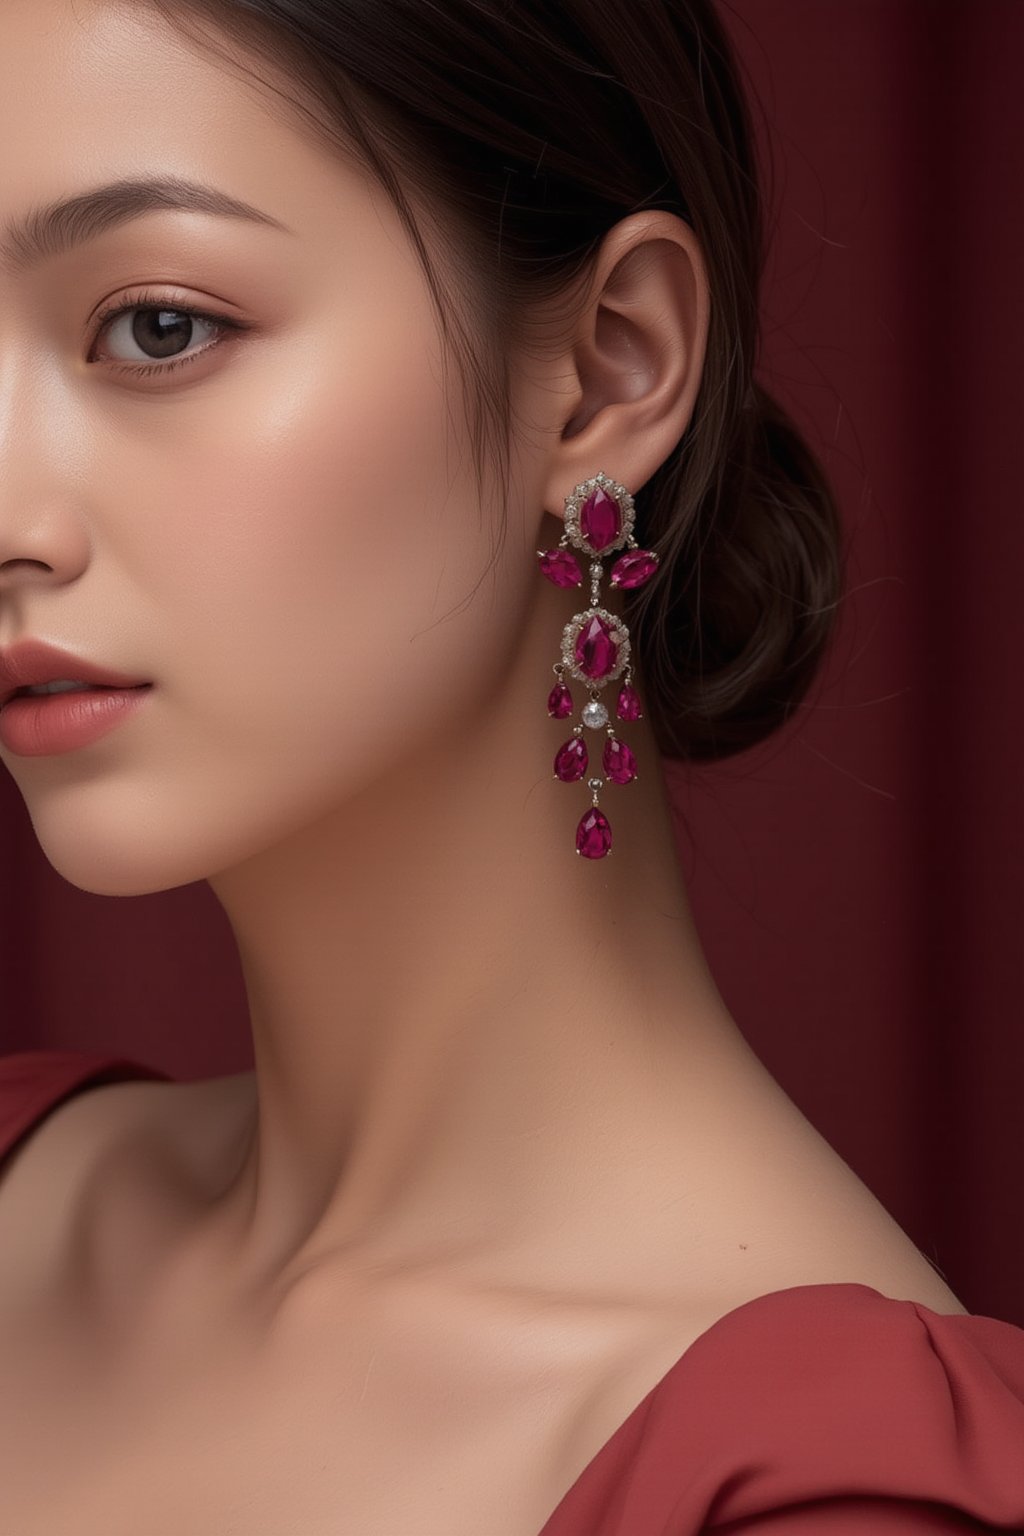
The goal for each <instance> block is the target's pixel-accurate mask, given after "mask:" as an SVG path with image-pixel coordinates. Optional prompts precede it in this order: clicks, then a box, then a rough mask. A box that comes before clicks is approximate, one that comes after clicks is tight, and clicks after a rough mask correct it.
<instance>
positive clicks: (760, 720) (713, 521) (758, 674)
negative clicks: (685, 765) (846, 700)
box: [626, 383, 842, 761]
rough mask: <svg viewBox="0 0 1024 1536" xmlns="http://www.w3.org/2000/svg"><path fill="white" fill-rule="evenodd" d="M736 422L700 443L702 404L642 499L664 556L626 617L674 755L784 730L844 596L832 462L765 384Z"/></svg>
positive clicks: (735, 746)
mask: <svg viewBox="0 0 1024 1536" xmlns="http://www.w3.org/2000/svg"><path fill="white" fill-rule="evenodd" d="M698 413H699V406H698ZM731 420H732V422H733V426H732V438H731V442H730V444H729V445H728V447H727V449H726V450H725V451H722V448H721V445H718V444H713V443H707V442H704V443H702V442H701V421H700V419H699V414H698V417H697V418H696V419H695V421H694V423H693V430H692V432H689V433H688V434H687V435H686V436H685V437H684V438H683V439H682V442H681V443H680V445H679V448H678V449H677V451H676V453H675V454H674V455H673V456H672V458H671V459H670V460H668V461H667V462H666V464H664V465H663V466H662V467H661V469H660V470H659V471H658V472H657V474H656V475H654V476H652V478H651V480H650V481H649V482H648V484H647V485H646V486H645V487H644V488H643V489H642V490H641V491H640V493H639V494H638V496H637V497H636V504H637V514H638V516H637V529H638V531H637V535H636V536H637V538H638V540H639V539H640V538H641V534H642V535H643V541H644V542H645V545H646V544H649V543H653V544H654V547H655V548H657V549H658V550H659V551H660V552H661V555H662V563H661V568H660V569H659V572H658V576H657V578H656V579H655V580H654V581H652V582H650V583H648V586H647V587H646V588H641V589H639V590H638V591H637V592H636V594H635V599H634V595H633V594H632V593H631V594H630V603H629V605H628V607H627V610H626V619H627V622H628V623H629V625H630V632H631V636H632V639H633V645H634V647H635V655H636V661H637V669H638V672H639V674H640V679H641V681H642V683H643V686H644V689H645V697H646V701H647V709H648V714H649V716H650V719H651V723H652V727H653V730H654V734H655V739H656V741H657V743H658V747H659V749H660V750H661V751H662V752H663V753H664V754H665V756H666V757H671V758H677V759H691V760H694V761H711V760H714V759H716V758H725V757H729V756H732V755H733V754H735V753H737V752H742V751H744V750H745V749H746V748H748V747H752V746H754V745H755V744H756V743H758V742H760V741H762V740H763V739H764V738H765V737H766V736H768V735H770V734H771V733H772V732H773V731H775V730H777V729H778V728H779V727H780V726H781V725H782V724H783V723H784V722H785V721H786V720H787V719H788V718H789V716H790V715H791V714H792V713H793V711H794V710H795V709H796V707H797V705H798V704H799V703H800V701H801V700H802V699H803V698H804V697H805V695H806V693H807V690H808V688H809V686H810V684H811V681H812V679H813V677H814V674H815V672H816V670H817V668H818V666H819V664H820V662H821V660H822V657H823V655H824V652H825V650H826V648H827V645H828V642H829V639H830V636H831V634H832V631H833V626H834V620H835V616H836V612H837V609H838V603H839V598H840V595H841V586H842V557H841V545H842V539H841V523H840V517H839V511H838V507H837V505H836V500H835V496H834V493H833V490H832V487H831V485H830V482H829V480H828V477H827V475H826V473H825V471H824V469H823V467H822V465H821V463H820V462H819V460H818V459H817V457H816V456H815V454H814V453H813V451H812V450H811V448H810V447H809V446H808V444H807V442H806V441H805V439H804V437H803V436H802V434H801V432H800V431H799V429H798V428H797V427H796V426H795V424H794V422H793V421H792V419H791V418H790V416H789V415H788V414H787V413H786V411H785V410H784V409H783V408H782V406H780V405H779V404H778V402H777V401H776V400H775V399H774V398H773V396H771V395H770V394H769V393H768V392H767V391H766V390H765V389H763V388H762V387H761V386H760V385H759V384H756V383H752V384H751V385H750V386H749V390H748V391H747V394H746V399H745V401H744V403H743V404H741V405H739V406H737V407H735V409H734V411H733V413H732V417H731ZM660 530H664V538H663V539H661V538H659V531H660ZM666 546H667V547H666Z"/></svg>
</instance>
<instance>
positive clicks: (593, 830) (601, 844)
mask: <svg viewBox="0 0 1024 1536" xmlns="http://www.w3.org/2000/svg"><path fill="white" fill-rule="evenodd" d="M611 845H612V829H611V826H610V825H609V822H608V818H607V816H606V815H605V814H604V812H603V811H602V810H601V808H600V807H599V806H596V805H592V806H591V807H590V809H589V811H587V812H586V814H585V815H584V816H581V817H580V824H579V826H578V827H577V828H576V852H577V853H581V854H582V855H583V857H584V858H585V859H603V858H604V856H605V854H606V853H607V852H608V850H609V848H610V847H611Z"/></svg>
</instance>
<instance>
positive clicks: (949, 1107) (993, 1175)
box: [0, 0, 1024, 1326]
mask: <svg viewBox="0 0 1024 1536" xmlns="http://www.w3.org/2000/svg"><path fill="white" fill-rule="evenodd" d="M722 10H723V15H724V16H725V19H726V22H727V25H728V26H729V29H730V32H731V33H732V34H733V35H734V37H735V39H736V41H737V44H738V46H739V49H740V52H741V55H742V57H743V60H744V62H745V66H746V68H747V69H748V70H749V73H750V77H751V80H752V82H753V86H754V89H755V91H756V93H757V97H758V99H759V100H760V102H761V103H762V105H763V111H764V114H765V116H766V118H767V122H768V124H770V140H771V154H772V156H773V158H774V162H775V167H776V187H775V191H774V199H773V204H772V206H773V208H774V210H775V211H774V213H773V215H772V217H771V219H770V228H771V230H772V233H773V249H772V255H771V259H770V265H769V272H768V281H767V284H766V289H765V298H764V316H765V326H764V345H763V355H762V363H761V368H760V373H761V376H762V378H763V379H764V381H765V383H766V384H767V385H768V386H769V387H770V388H773V389H774V390H775V391H776V392H777V393H778V394H779V395H780V396H781V397H782V398H783V400H784V401H785V403H786V404H787V405H788V406H789V407H790V408H791V409H792V410H793V411H794V413H795V415H796V417H797V419H798V421H799V422H800V423H801V424H802V425H803V427H804V428H805V430H806V431H807V433H808V435H809V436H810V438H811V440H812V441H813V442H814V444H815V445H816V447H817V448H818V449H819V451H820V452H821V454H822V456H823V458H824V461H825V463H826V465H827V467H828V469H829V470H830V472H831V474H832V477H833V479H834V482H835V484H836V487H837V490H838V492H839V496H840V499H841V502H842V506H843V511H844V515H845V518H846V523H847V527H848V530H849V541H850V562H849V569H848V587H847V591H848V595H847V598H846V600H845V603H844V608H843V615H842V622H841V627H840V632H839V636H838V639H837V643H836V646H835V650H834V652H833V655H832V657H831V661H830V664H829V666H828V669H827V671H826V672H825V673H824V674H823V677H822V681H821V685H820V687H819V688H818V689H817V690H816V694H815V698H814V700H813V701H811V703H810V704H809V705H808V706H807V707H806V708H804V709H802V710H801V711H800V712H799V714H798V717H797V720H796V722H795V724H794V727H792V728H789V729H787V731H786V732H784V733H783V734H782V735H781V736H779V737H778V738H776V739H775V740H773V741H772V742H770V743H768V744H766V746H765V747H764V748H762V749H759V750H758V751H757V752H754V753H748V754H745V755H744V756H743V757H741V758H737V759H735V760H734V761H732V762H731V763H728V764H724V765H719V766H717V767H715V768H713V769H706V770H702V771H701V772H699V773H693V772H692V771H691V772H689V773H687V774H685V775H684V774H683V773H681V772H680V771H679V770H678V769H675V768H670V769H669V774H670V782H671V785H672V789H673V797H674V801H675V803H676V805H677V807H678V812H679V819H678V831H679V841H680V851H681V856H682V859H683V864H684V868H685V870H686V873H687V877H688V881H689V885H690V889H691V892H692V896H693V900H694V904H695V908H696V911H697V916H698V922H699V925H700V929H701V933H702V935H703V938H704V941H705V944H706V947H707V950H708V954H709V958H710V961H711V964H712V967H713V969H714V971H715V974H716V976H717V978H718V981H719V985H720V986H721V989H722V991H723V993H724V995H725V998H726V1000H727V1002H728V1003H729V1005H730V1007H731V1008H732V1010H733V1013H734V1014H735V1016H736V1018H737V1020H738V1021H739V1023H740V1025H741V1027H742V1028H743V1030H744V1032H745V1034H746V1035H747V1038H748V1039H749V1040H750V1041H751V1043H752V1045H753V1046H754V1048H755V1049H756V1050H757V1052H758V1053H759V1055H760V1056H761V1057H762V1059H763V1060H764V1061H765V1062H766V1063H767V1065H768V1066H769V1068H770V1069H771V1071H772V1072H773V1073H774V1074H775V1075H776V1077H777V1078H778V1079H779V1081H780V1082H781V1083H782V1084H783V1086H784V1087H785V1088H786V1090H787V1091H788V1092H789V1093H790V1094H791V1096H792V1097H793V1098H794V1099H795V1100H796V1102H797V1103H798V1104H799V1105H800V1106H801V1108H802V1109H803V1110H804V1112H805V1113H806V1114H807V1115H808V1116H809V1118H810V1119H811V1120H812V1121H813V1122H814V1124H815V1125H816V1126H817V1127H818V1128H819V1130H820V1131H821V1132H822V1134H823V1135H825V1136H826V1137H827V1139H828V1140H829V1141H830V1142H831V1143H832V1145H833V1146H834V1147H835V1148H836V1149H837V1150H838V1151H839V1152H840V1154H841V1155H842V1156H843V1157H844V1158H845V1159H846V1160H847V1161H848V1162H849V1163H850V1164H851V1166H852V1167H853V1168H854V1169H855V1170H856V1171H857V1172H858V1174H859V1175H860V1176H861V1177H862V1178H863V1179H864V1180H865V1182H866V1183H867V1184H868V1185H869V1186H870V1187H871V1188H872V1189H873V1190H874V1192H875V1193H876V1194H877V1196H878V1197H879V1199H880V1200H882V1202H883V1204H885V1205H886V1207H887V1208H888V1209H889V1210H890V1211H891V1212H892V1214H893V1215H894V1216H895V1217H896V1219H897V1220H898V1221H899V1222H900V1223H901V1225H902V1226H903V1227H904V1228H905V1229H906V1230H907V1232H908V1233H909V1234H910V1236H911V1237H912V1238H913V1239H914V1241H915V1242H916V1243H917V1244H918V1245H919V1246H920V1247H921V1248H922V1249H923V1250H924V1251H925V1252H926V1253H927V1254H928V1255H929V1256H930V1257H931V1258H932V1259H933V1260H935V1262H936V1263H937V1264H938V1265H939V1266H940V1268H941V1269H942V1270H943V1272H944V1273H945V1275H946V1277H947V1279H948V1281H949V1283H950V1285H951V1286H952V1288H953V1289H954V1291H956V1293H957V1294H958V1295H959V1296H960V1297H961V1298H962V1299H963V1301H964V1304H965V1305H966V1306H967V1307H968V1308H969V1310H971V1311H973V1312H983V1313H988V1314H990V1315H992V1316H996V1317H1001V1318H1005V1319H1006V1320H1008V1321H1011V1322H1015V1323H1017V1324H1018V1325H1021V1326H1024V1222H1022V1220H1021V1213H1022V1212H1024V1136H1022V1131H1021V1118H1022V1117H1021V1101H1022V1097H1024V1028H1022V1023H1021V1008H1020V995H1021V983H1022V980H1024V965H1022V959H1021V952H1022V943H1021V937H1020V934H1019V931H1018V930H1019V927H1020V922H1021V917H1022V912H1024V900H1022V897H1024V813H1022V805H1021V791H1020V786H1021V783H1022V778H1024V746H1022V731H1021V727H1020V689H1019V685H1018V661H1019V658H1020V657H1021V655H1022V653H1024V643H1022V642H1024V617H1022V613H1024V603H1022V600H1021V594H1020V587H1021V578H1022V576H1024V534H1022V530H1021V521H1022V519H1021V498H1020V494H1019V490H1018V484H1019V474H1020V454H1019V443H1020V440H1021V435H1022V430H1024V429H1022V424H1021V421H1020V416H1021V407H1022V404H1024V400H1022V391H1021V389H1020V386H1019V378H1020V372H1021V356H1022V342H1024V327H1022V324H1021V318H1022V317H1021V308H1022V304H1021V276H1020V267H1021V258H1020V253H1021V247H1022V236H1024V216H1022V210H1021V194H1020V189H1021V187H1022V186H1024V134H1022V131H1021V129H1022V109H1021V91H1020V84H1019V79H1018V76H1019V70H1020V61H1021V60H1022V58H1024V6H1022V5H1021V4H1020V3H1019V0H962V3H959V4H957V3H953V0H949V3H944V0H827V3H825V0H733V3H732V4H731V6H730V7H729V8H728V9H726V7H725V6H724V5H723V6H722ZM755 110H756V109H755ZM761 131H762V133H764V134H765V135H766V142H767V137H768V136H769V130H767V129H765V128H764V125H762V130H761ZM0 868H2V871H3V880H2V885H0V923H2V929H0V1049H2V1050H17V1049H21V1048H26V1047H32V1046H35V1047H43V1048H46V1047H61V1046H68V1047H76V1046H78V1047H85V1048H89V1049H100V1050H108V1051H111V1052H116V1053H119V1054H124V1055H128V1056H135V1057H140V1058H142V1059H143V1060H146V1061H151V1062H153V1063H154V1064H156V1065H159V1066H162V1067H164V1068H165V1069H166V1070H168V1071H170V1072H172V1073H174V1074H176V1075H178V1076H180V1077H184V1078H192V1077H203V1076H208V1075H211V1074H215V1073H221V1072H231V1071H237V1070H240V1069H241V1068H242V1067H244V1066H247V1065H249V1064H250V1057H249V1052H248V1037H247V1027H246V1011H245V997H244V992H243V989H242V984H241V977H240V973H239V971H238V966H237V959H236V955H235V950H234V943H233V940H232V937H231V933H230V930H229V928H228V926H227V923H226V920H225V919H224V917H223V914H222V913H221V911H220V908H219V907H218V906H217V904H216V902H215V901H214V899H213V897H212V895H211V893H210V892H209V890H208V888H207V887H206V886H205V885H192V886H186V887H182V888H179V889H177V890H173V891H169V892H166V893H163V894H159V895H154V896H145V897H139V898H136V899H131V900H117V899H111V898H107V897H98V896H92V895H88V894H86V893H83V892H81V891H78V890H76V889H75V888H74V887H72V886H69V885H68V884H66V883H65V882H64V881H63V880H62V879H61V878H60V877H59V876H57V875H56V874H55V873H54V871H53V870H52V869H51V868H50V866H49V865H48V864H47V863H46V861H45V859H44V858H43V856H42V854H41V853H40V851H39V848H38V846H37V844H36V842H35V838H34V834H33V832H32V828H31V824H30V822H29V820H28V816H27V813H26V811H25V808H24V805H23V803H22V801H21V798H20V796H19V795H18V793H17V791H16V790H15V787H14V785H13V782H12V781H11V779H10V778H9V776H8V775H6V774H0Z"/></svg>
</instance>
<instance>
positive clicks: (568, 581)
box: [537, 549, 583, 587]
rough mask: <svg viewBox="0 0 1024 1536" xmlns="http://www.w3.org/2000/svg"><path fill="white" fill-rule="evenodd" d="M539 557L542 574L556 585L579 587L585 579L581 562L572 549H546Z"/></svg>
mask: <svg viewBox="0 0 1024 1536" xmlns="http://www.w3.org/2000/svg"><path fill="white" fill-rule="evenodd" d="M537 558H538V560H539V562H540V571H541V575H542V576H546V577H547V579H548V581H552V582H554V584H555V586H556V587H578V586H579V584H580V582H581V581H582V580H583V572H582V571H581V570H580V563H579V561H578V560H577V559H576V556H575V555H574V554H573V552H572V550H571V549H545V550H542V551H541V552H540V554H539V555H538V557H537Z"/></svg>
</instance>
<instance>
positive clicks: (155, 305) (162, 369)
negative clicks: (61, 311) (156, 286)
mask: <svg viewBox="0 0 1024 1536" xmlns="http://www.w3.org/2000/svg"><path fill="white" fill-rule="evenodd" d="M136 309H168V310H172V311H173V312H174V313H175V314H181V315H188V316H190V317H191V318H192V319H195V320H203V321H205V322H206V323H207V324H208V325H211V326H213V327H214V329H215V330H216V331H218V332H219V333H220V334H219V335H218V336H217V337H216V338H215V339H214V340H212V341H208V342H207V343H206V344H205V345H204V346H202V347H200V348H199V350H198V351H195V352H186V353H182V354H180V355H179V356H178V357H170V358H167V359H165V360H164V361H162V362H161V361H159V360H158V359H155V358H154V359H152V360H150V361H145V362H144V361H141V360H138V361H135V362H132V361H126V360H125V359H122V358H113V359H110V360H109V361H111V362H112V363H113V366H114V367H115V368H117V369H119V370H120V371H121V372H127V373H133V374H154V373H169V372H170V371H171V370H172V369H173V368H176V367H182V366H187V365H188V364H189V363H192V362H198V361H199V359H200V358H201V357H203V356H205V355H206V353H207V352H212V351H213V350H214V349H215V348H216V347H218V346H220V345H221V344H222V342H223V341H224V339H225V335H226V334H227V333H230V332H241V331H247V330H249V329H250V327H249V326H247V325H244V324H243V323H242V322H241V321H239V320H233V319H231V318H230V317H229V316H227V315H223V314H218V313H214V312H213V311H211V310H207V309H200V308H199V307H198V306H197V305H195V304H192V303H190V302H189V301H188V300H186V299H178V298H176V297H175V296H174V295H170V294H167V293H156V292H154V291H152V290H149V289H138V290H136V291H133V292H130V293H125V294H121V295H120V296H119V297H118V298H117V299H116V300H114V301H112V302H110V303H109V304H105V305H104V306H103V307H102V308H101V309H100V311H99V314H98V315H97V316H96V321H95V326H94V330H93V336H92V341H91V343H90V347H89V359H88V360H89V361H92V352H93V350H94V348H95V346H96V343H97V341H99V339H100V337H101V336H102V334H103V332H104V331H105V330H107V329H108V328H109V327H110V325H111V324H112V323H113V322H114V321H115V320H118V319H120V318H121V316H122V315H125V314H130V313H131V312H132V311H133V310H136Z"/></svg>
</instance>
